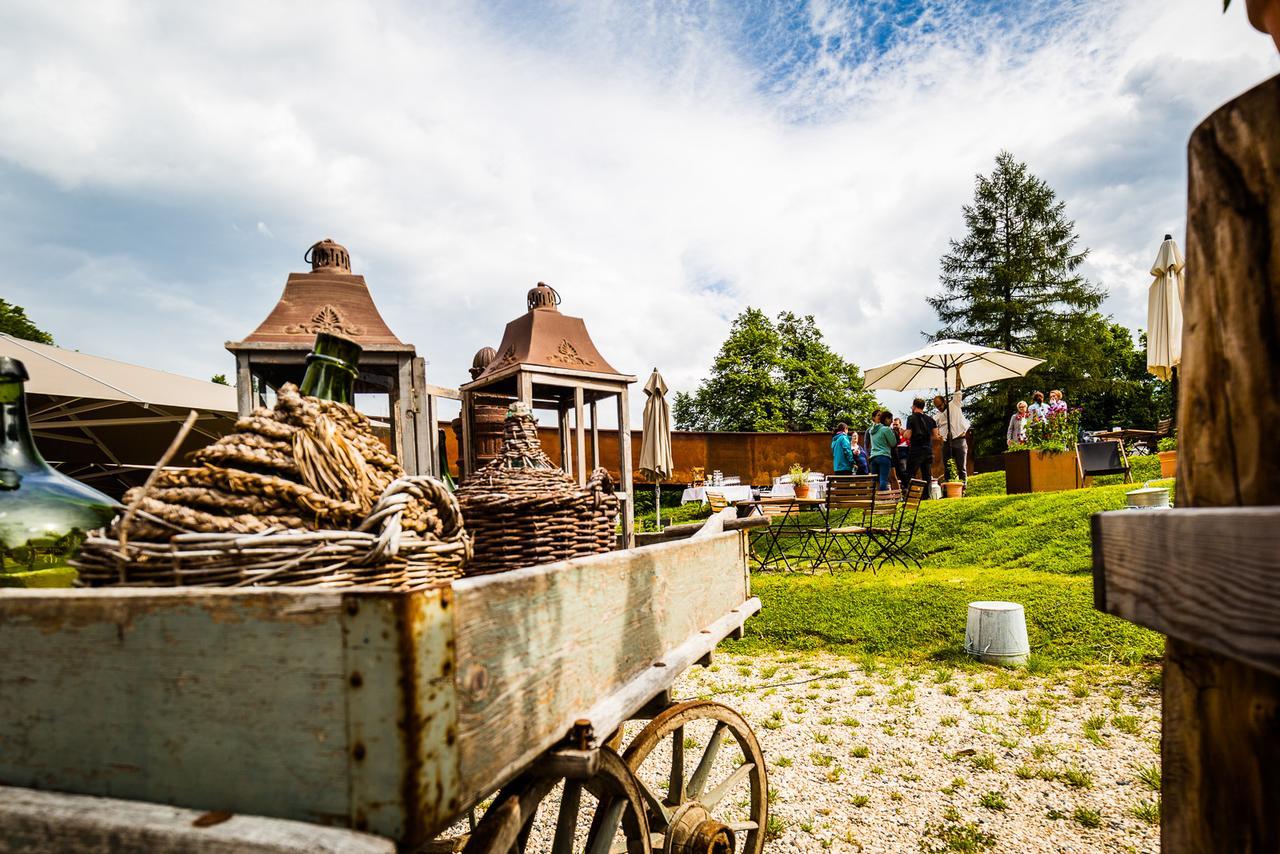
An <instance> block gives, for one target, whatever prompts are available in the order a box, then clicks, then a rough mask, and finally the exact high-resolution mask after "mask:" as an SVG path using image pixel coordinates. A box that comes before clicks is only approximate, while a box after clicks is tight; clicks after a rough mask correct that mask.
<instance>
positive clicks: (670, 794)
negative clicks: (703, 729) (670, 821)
mask: <svg viewBox="0 0 1280 854" xmlns="http://www.w3.org/2000/svg"><path fill="white" fill-rule="evenodd" d="M683 801H684V727H682V726H678V727H676V728H675V731H674V732H673V733H671V776H670V780H669V783H668V785H667V803H668V804H671V805H672V806H678V805H680V804H681V803H682V802H683Z"/></svg>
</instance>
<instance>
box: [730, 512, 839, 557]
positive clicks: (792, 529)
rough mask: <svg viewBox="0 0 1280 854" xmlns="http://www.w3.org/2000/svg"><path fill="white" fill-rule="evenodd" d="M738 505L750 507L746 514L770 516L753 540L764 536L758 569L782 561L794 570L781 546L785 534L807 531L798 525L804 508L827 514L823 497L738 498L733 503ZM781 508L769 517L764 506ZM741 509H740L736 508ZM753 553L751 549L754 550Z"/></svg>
mask: <svg viewBox="0 0 1280 854" xmlns="http://www.w3.org/2000/svg"><path fill="white" fill-rule="evenodd" d="M735 503H736V505H737V506H738V507H739V508H743V507H746V508H749V509H748V511H747V514H746V515H752V514H754V513H759V514H760V515H762V516H769V527H767V528H764V529H762V530H761V531H760V533H759V535H758V536H757V537H756V540H757V541H758V540H760V539H763V540H764V541H765V543H766V546H765V553H764V556H763V557H761V558H758V560H759V566H760V568H761V569H763V568H765V567H766V566H769V565H771V564H775V563H781V564H782V565H783V566H785V567H786V568H787V569H793V568H794V567H792V566H791V562H790V561H789V560H788V559H787V554H786V552H785V551H784V550H783V548H782V538H783V537H785V536H791V537H794V536H798V535H803V534H804V533H805V531H806V530H807V529H806V527H805V526H804V525H803V524H801V521H800V514H801V513H803V512H805V511H814V510H816V511H818V512H819V513H822V514H823V517H824V518H825V517H826V509H827V502H826V500H825V499H823V498H796V497H795V496H790V497H783V498H778V497H772V498H759V499H756V500H754V501H738V502H735ZM778 507H781V508H783V510H782V513H781V514H779V515H772V516H770V515H769V514H768V513H766V512H765V509H766V508H778ZM739 512H741V511H739ZM753 555H754V550H753Z"/></svg>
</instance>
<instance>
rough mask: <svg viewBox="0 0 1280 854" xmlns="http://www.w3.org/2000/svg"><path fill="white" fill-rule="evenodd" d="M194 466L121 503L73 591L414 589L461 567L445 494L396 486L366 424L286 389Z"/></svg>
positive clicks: (461, 546)
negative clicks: (123, 587)
mask: <svg viewBox="0 0 1280 854" xmlns="http://www.w3.org/2000/svg"><path fill="white" fill-rule="evenodd" d="M176 444H177V443H176V442H175V446H176ZM191 459H192V462H194V463H197V464H198V465H197V466H195V467H193V468H164V467H163V465H162V466H161V467H160V468H159V469H158V470H157V471H156V472H155V473H154V474H153V476H152V478H151V479H149V480H148V482H147V484H146V485H145V486H141V487H135V488H134V489H131V490H129V491H128V492H127V493H125V496H124V504H125V505H126V506H127V507H129V508H130V509H129V511H128V512H127V513H125V514H124V516H123V517H121V518H119V519H117V520H116V521H115V523H113V525H112V527H111V529H110V530H109V531H106V532H101V533H95V534H94V535H92V536H90V537H89V538H88V540H87V541H86V542H85V544H84V546H83V547H82V549H81V552H80V555H79V558H78V559H77V561H76V565H77V567H78V568H79V570H80V577H81V581H82V582H83V583H86V584H90V585H94V584H142V585H233V586H238V585H244V584H323V585H329V586H342V585H349V584H367V583H378V584H381V585H383V586H391V587H398V588H414V587H421V586H426V585H429V584H433V583H439V582H441V581H448V580H451V579H452V578H456V577H458V576H460V575H461V568H462V564H463V563H464V562H465V560H466V559H467V558H468V557H469V555H470V550H471V539H470V537H469V536H468V534H467V532H466V531H465V530H464V528H463V526H462V515H461V510H460V508H459V506H458V503H457V500H456V499H455V498H454V497H453V496H452V495H451V494H449V492H448V491H447V490H446V489H445V487H444V485H443V484H441V483H440V482H439V481H436V480H434V479H432V478H427V477H413V478H409V477H405V475H404V471H403V470H402V469H401V468H400V465H399V464H398V463H397V462H396V460H395V458H394V457H393V456H392V455H391V454H390V453H388V451H387V450H386V448H385V447H384V446H383V445H382V443H381V442H379V441H378V439H377V437H376V436H374V434H373V430H372V425H371V424H370V422H369V419H368V418H366V417H365V416H364V415H362V414H360V413H359V412H357V411H356V410H355V409H354V408H352V407H350V406H347V405H345V404H340V403H335V402H333V401H328V400H320V399H318V398H313V397H303V396H302V395H301V394H299V392H298V389H297V388H296V387H295V386H293V385H285V386H283V387H282V388H281V389H280V392H279V395H278V400H277V403H276V406H275V407H274V409H258V410H256V411H255V412H253V414H251V415H249V416H248V417H245V418H241V419H240V420H239V421H237V422H236V432H235V433H232V434H230V435H228V436H224V437H223V438H221V439H219V440H217V441H216V442H214V443H213V444H211V445H208V446H207V447H205V448H202V449H200V450H199V451H196V452H195V453H193V454H192V455H191Z"/></svg>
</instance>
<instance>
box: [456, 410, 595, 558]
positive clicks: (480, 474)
mask: <svg viewBox="0 0 1280 854" xmlns="http://www.w3.org/2000/svg"><path fill="white" fill-rule="evenodd" d="M458 500H459V502H460V503H461V505H462V511H463V514H464V515H465V517H466V520H467V527H468V529H469V530H470V531H471V533H472V535H473V536H474V537H475V555H474V557H473V558H472V560H471V562H470V563H469V564H468V565H467V570H466V573H467V575H483V574H486V573H490V572H500V571H503V570H508V569H517V568H519V567H522V566H533V565H535V564H540V563H549V562H552V561H557V560H564V559H567V558H571V557H577V556H580V555H587V554H596V553H598V552H605V551H610V550H611V549H613V547H614V542H615V533H614V525H615V521H616V519H617V515H618V499H617V497H616V496H615V495H614V489H613V481H612V480H611V479H610V477H609V473H608V472H607V471H606V470H605V469H603V468H598V469H596V470H595V471H594V472H592V474H591V478H590V479H589V480H588V481H587V485H586V487H585V488H580V487H579V486H578V485H577V483H576V482H575V481H574V480H573V478H571V477H569V475H567V474H565V472H564V471H562V470H561V469H560V468H559V467H558V466H556V465H554V464H552V462H551V460H550V458H548V457H547V455H546V453H545V452H543V450H542V445H541V443H540V442H539V441H538V428H537V425H536V424H535V423H534V420H533V417H532V415H531V414H530V413H529V411H528V409H527V408H526V407H522V406H520V405H517V406H516V407H513V411H512V413H511V414H510V415H508V416H507V421H506V424H505V425H504V427H503V446H502V451H501V453H500V454H499V455H498V457H497V458H496V459H494V460H493V461H491V462H489V463H488V464H486V465H485V466H483V467H481V468H480V469H478V470H477V471H476V472H475V474H473V475H471V476H470V477H468V478H467V480H466V483H464V484H463V485H462V487H460V488H459V489H458Z"/></svg>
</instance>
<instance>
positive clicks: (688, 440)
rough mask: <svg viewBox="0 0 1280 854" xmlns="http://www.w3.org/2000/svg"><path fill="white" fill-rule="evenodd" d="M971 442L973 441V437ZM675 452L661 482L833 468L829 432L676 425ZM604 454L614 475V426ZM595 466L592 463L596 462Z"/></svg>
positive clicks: (636, 441)
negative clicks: (704, 429)
mask: <svg viewBox="0 0 1280 854" xmlns="http://www.w3.org/2000/svg"><path fill="white" fill-rule="evenodd" d="M441 428H442V429H444V430H445V435H446V441H447V442H448V450H449V456H448V459H449V461H450V463H451V464H452V462H453V461H454V460H456V459H457V458H458V446H457V439H456V437H455V436H454V434H453V430H452V429H450V428H449V426H448V424H446V423H444V422H442V423H441ZM538 437H539V439H541V441H542V449H543V450H544V451H546V452H547V456H549V457H551V459H553V460H559V459H560V434H559V432H558V431H557V430H556V429H555V428H554V427H539V428H538ZM641 437H642V434H641V431H639V430H633V431H631V467H632V469H633V471H634V472H635V479H636V482H637V483H647V482H649V481H646V480H645V479H644V478H642V477H641V476H640V472H639V467H640V441H641ZM933 446H934V447H933V473H934V476H935V477H938V478H941V477H942V476H943V475H944V474H945V471H944V469H943V458H942V443H941V442H940V441H935V442H934V443H933ZM970 447H972V443H970ZM590 448H591V434H589V433H588V434H587V454H588V456H589V455H590V453H591V451H590ZM671 456H672V458H673V459H674V460H675V463H676V470H675V472H674V473H673V474H672V475H671V477H670V478H668V479H667V480H665V481H663V483H689V482H690V481H692V480H693V469H694V468H695V467H697V466H701V467H702V468H703V469H704V471H705V472H706V474H708V475H710V474H711V472H713V471H715V470H716V469H720V471H722V472H724V473H725V474H726V475H736V476H738V477H740V478H742V482H743V483H750V484H753V485H755V486H765V485H768V484H770V483H772V482H773V479H774V478H775V477H780V476H782V475H784V474H786V473H787V470H788V469H790V468H791V466H792V465H794V464H795V463H799V464H800V465H802V466H804V467H805V468H807V469H810V470H812V471H820V472H825V473H827V474H830V473H831V434H830V433H695V432H687V431H683V430H676V431H673V432H672V433H671ZM600 457H601V459H602V460H603V461H604V464H605V466H606V467H607V468H608V469H609V471H610V472H612V474H613V476H614V477H615V478H616V477H617V476H618V472H616V471H614V468H613V467H614V466H615V465H616V464H617V462H616V461H617V459H618V433H617V431H616V430H601V431H600ZM974 462H975V458H974V456H973V454H972V453H971V454H969V459H968V466H967V468H968V469H969V473H970V474H972V473H973V470H974ZM592 466H594V463H592Z"/></svg>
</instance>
